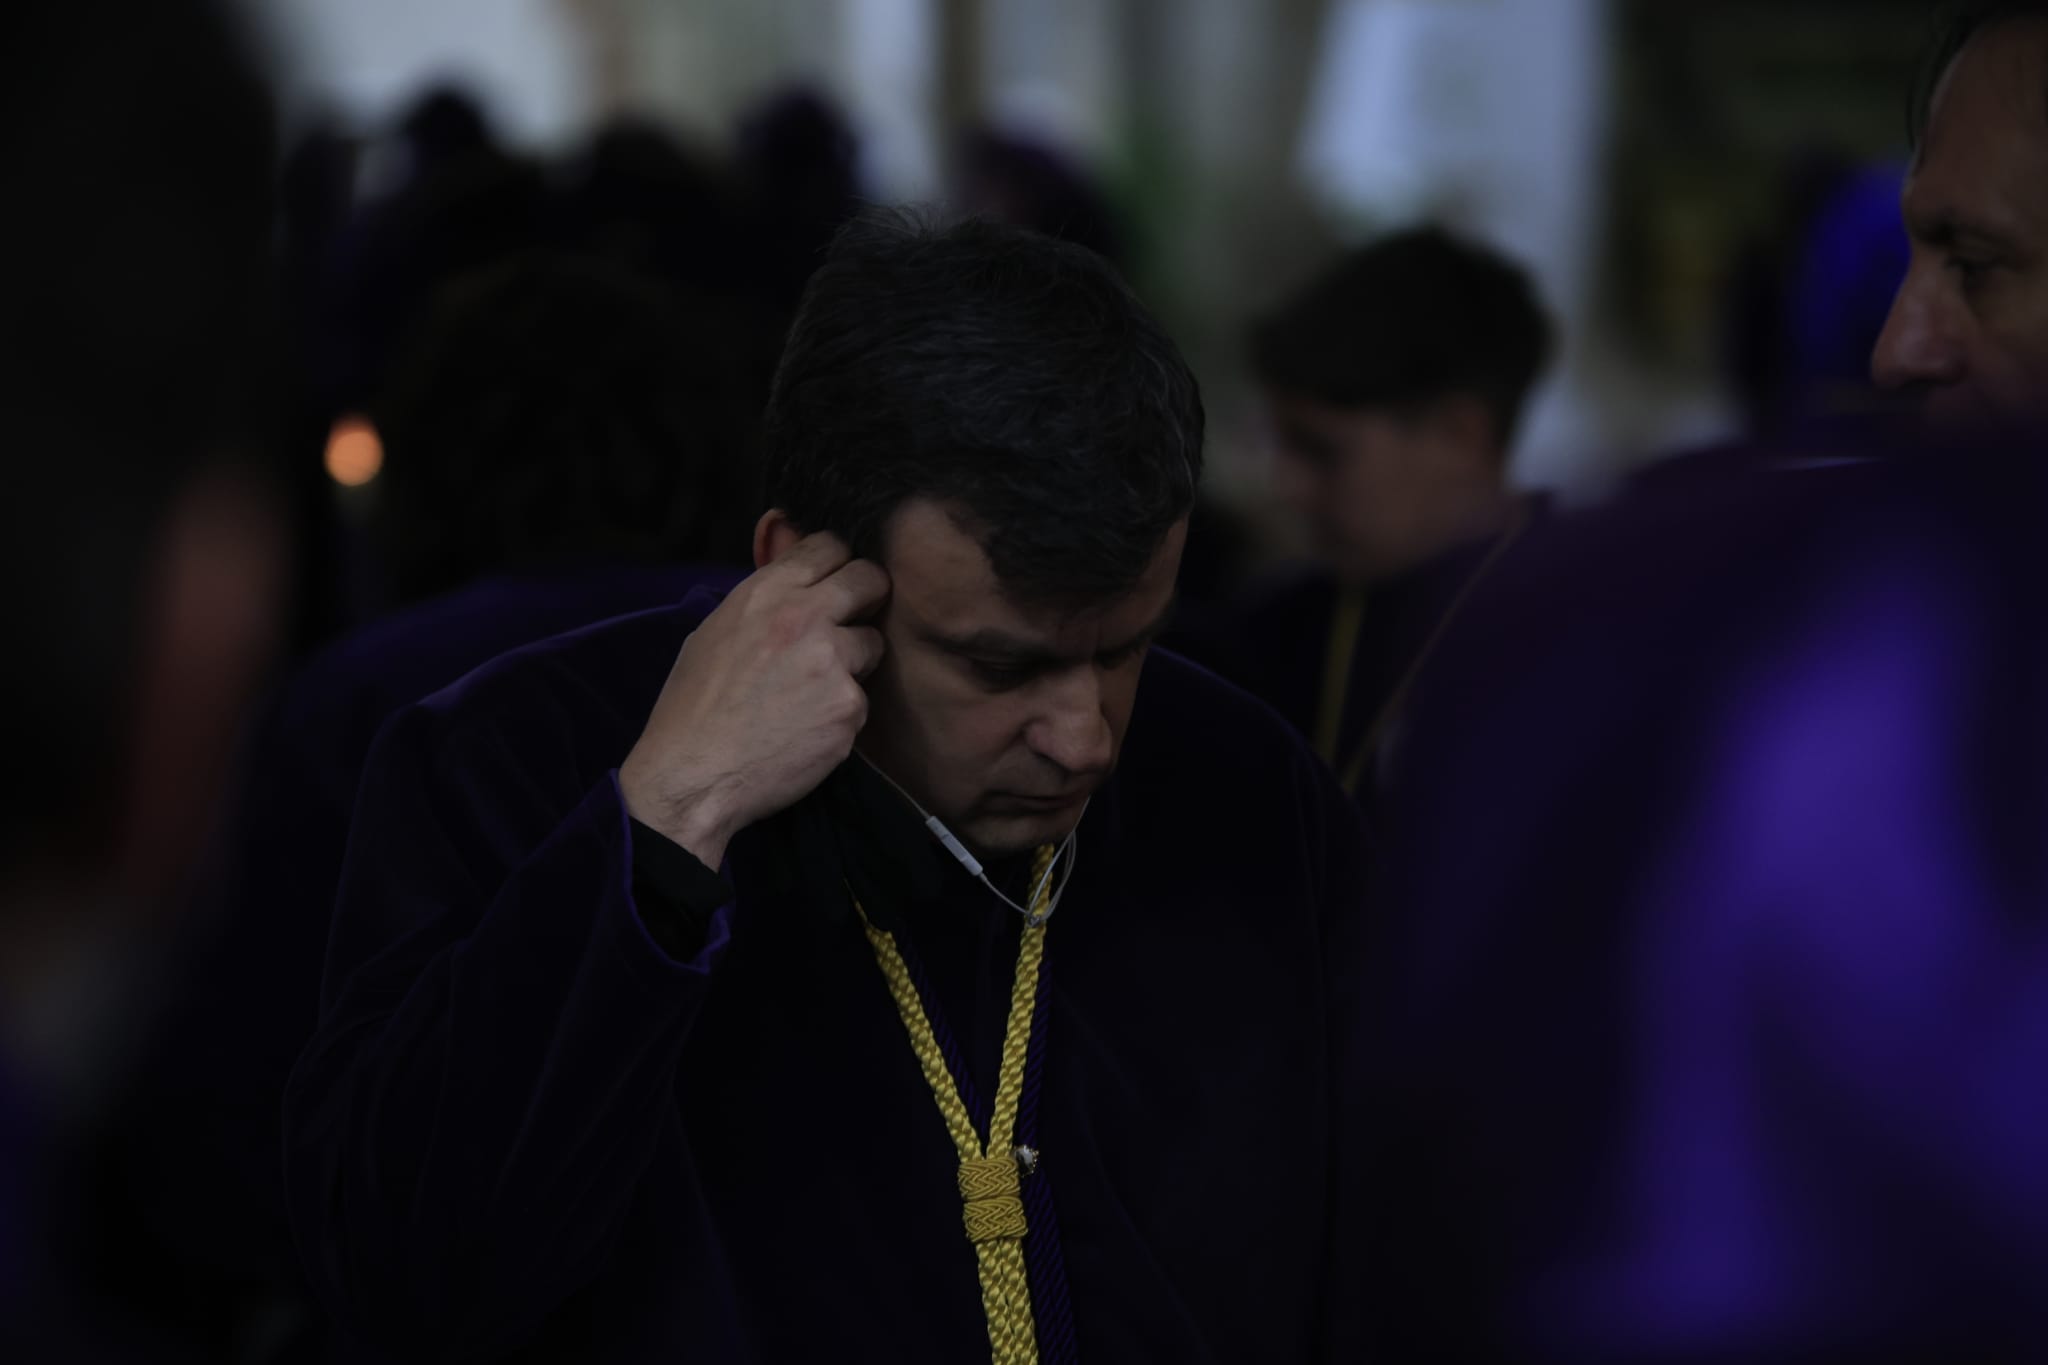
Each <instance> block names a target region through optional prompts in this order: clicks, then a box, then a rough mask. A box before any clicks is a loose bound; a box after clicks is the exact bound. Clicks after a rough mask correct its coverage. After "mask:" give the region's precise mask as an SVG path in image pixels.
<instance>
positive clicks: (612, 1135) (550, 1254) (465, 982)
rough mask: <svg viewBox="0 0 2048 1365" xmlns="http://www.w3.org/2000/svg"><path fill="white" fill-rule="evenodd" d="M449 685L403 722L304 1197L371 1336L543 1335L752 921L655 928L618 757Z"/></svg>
mask: <svg viewBox="0 0 2048 1365" xmlns="http://www.w3.org/2000/svg"><path fill="white" fill-rule="evenodd" d="M566 747H567V746H566V742H565V741H561V740H559V739H555V738H550V737H548V736H536V735H533V734H529V733H521V732H520V728H519V727H517V726H514V725H511V724H509V723H504V724H500V723H496V722H493V721H492V720H490V719H489V718H488V717H487V716H486V717H485V718H483V719H481V720H478V719H474V718H468V717H465V715H464V714H463V712H462V711H461V710H460V709H458V710H456V711H455V712H453V713H450V714H444V713H442V712H439V711H436V710H435V709H433V706H432V705H431V704H428V705H423V706H418V707H414V708H412V709H410V710H408V711H406V712H403V713H401V714H400V715H399V716H398V717H397V718H395V719H394V720H393V722H392V723H391V725H390V726H388V727H387V728H386V730H385V732H384V733H383V735H382V736H381V737H380V739H379V741H378V744H377V748H376V750H375V752H374V753H373V755H372V758H371V761H370V764H369V767H368V769H367V771H366V773H365V776H364V780H363V785H362V791H361V796H360V799H359V801H358V804H357V810H356V817H355V826H354V830H353V833H352V836H351V843H350V848H349V856H348V862H347V867H346V870H345V872H344V875H343V881H342V888H341V893H340V897H339V900H338V903H337V906H336V917H335V924H334V928H333V932H332V936H331V938H330V940H329V946H328V960H327V975H326V984H325V988H324V989H323V992H322V996H323V1000H322V1003H323V1010H322V1019H321V1023H320V1027H319V1029H318V1031H317V1032H316V1034H315V1036H314V1038H313V1041H312V1042H311V1043H310V1044H309V1045H308V1047H307V1049H306V1051H305V1052H304V1053H303V1054H302V1055H301V1057H300V1059H299V1063H298V1066H297V1068H296V1070H295V1071H294V1073H293V1076H292V1081H291V1085H290V1087H289V1091H288V1093H287V1096H286V1101H285V1147H286V1176H287V1186H288V1197H289V1199H290V1202H291V1212H292V1221H293V1228H294V1233H295V1235H296V1237H297V1239H298V1242H299V1247H300V1252H301V1256H302V1258H303V1259H304V1260H305V1261H306V1264H307V1269H308V1272H309V1274H310V1276H311V1278H312V1282H313V1284H314V1287H315V1289H316V1292H317V1293H318V1294H319V1295H320V1297H321V1299H322V1300H323V1302H324V1303H325V1304H326V1306H327V1307H328V1309H329V1310H330V1312H332V1313H333V1314H334V1315H335V1318H336V1321H337V1323H338V1325H339V1326H340V1327H341V1328H342V1330H343V1331H344V1332H345V1333H347V1334H348V1335H349V1336H350V1337H352V1338H355V1339H358V1340H361V1341H363V1342H365V1343H367V1344H370V1345H374V1346H377V1347H379V1348H382V1349H384V1350H386V1351H389V1352H391V1353H393V1354H399V1355H404V1356H407V1357H417V1358H427V1359H454V1358H467V1357H470V1356H484V1355H492V1354H497V1353H501V1352H503V1351H505V1350H508V1349H511V1348H513V1347H515V1346H517V1345H518V1344H520V1343H521V1342H522V1341H524V1340H526V1339H527V1338H528V1337H530V1335H531V1334H532V1332H533V1331H534V1329H535V1328H536V1326H537V1325H538V1324H539V1323H540V1322H541V1321H542V1320H543V1319H544V1318H546V1317H547V1316H548V1314H549V1313H550V1312H551V1311H553V1310H554V1309H555V1308H556V1307H558V1306H559V1305H560V1304H561V1303H562V1302H563V1301H564V1300H565V1299H566V1298H567V1297H568V1296H570V1295H571V1294H573V1293H574V1292H576V1290H578V1289H579V1288H581V1287H582V1286H583V1285H584V1284H586V1283H587V1282H588V1281H589V1280H590V1279H591V1278H592V1277H593V1276H594V1274H595V1273H596V1271H597V1270H598V1268H599V1267H600V1266H601V1265H602V1264H603V1262H604V1260H605V1257H606V1255H607V1252H608V1250H609V1248H610V1247H611V1246H612V1244H613V1243H614V1242H615V1240H616V1238H617V1236H618V1234H619V1229H620V1227H621V1225H622V1223H623V1221H624V1219H625V1216H626V1212H627V1207H628V1203H629V1201H630V1199H631V1197H632V1193H633V1190H634V1188H635V1186H636V1184H637V1183H638V1182H639V1180H640V1178H641V1176H642V1173H643V1172H644V1170H645V1168H646V1166H647V1163H648V1162H649V1160H650V1159H651V1157H652V1154H653V1151H654V1147H655V1142H656V1137H657V1134H658V1132H659V1131H660V1129H661V1128H662V1125H663V1120H664V1117H665V1114H667V1113H668V1111H670V1109H671V1107H672V1106H673V1105H675V1103H676V1098H675V1096H674V1080H675V1072H676V1066H677V1062H678V1059H679V1057H680V1055H681V1052H682V1049H683V1046H684V1041H685V1038H686V1036H687V1034H688V1031H689V1028H690V1024H691V1021H692V1020H693V1018H694V1017H695V1016H696V1013H697V1011H698V1010H699V1008H700V1007H701V1005H702V1003H703V1001H704V998H705V995H706V992H707V989H708V986H709V983H710V980H711V977H712V973H713V972H714V970H715V968H716V967H717V964H718V962H719V960H720V959H721V957H722V956H723V954H724V951H725V948H726V945H727V942H728V925H729V919H730V915H731V907H730V906H729V905H728V906H724V907H720V908H718V909H717V910H716V911H715V912H714V913H713V914H712V915H711V916H710V917H709V920H708V922H707V923H706V924H705V926H704V931H703V933H702V935H701V937H699V938H698V939H697V940H695V941H696V942H698V943H700V944H701V946H700V947H698V948H697V950H696V951H695V953H694V954H693V955H692V956H690V957H688V958H687V959H678V958H676V957H672V956H670V955H669V954H668V953H667V952H665V951H664V950H663V948H662V947H661V945H660V944H659V943H658V942H657V941H656V939H655V938H654V937H653V936H652V935H651V934H650V933H649V931H648V928H647V926H646V924H645V923H644V922H643V920H642V918H641V913H640V908H639V907H638V905H637V904H636V901H635V896H634V890H633V887H634V852H633V834H632V827H631V823H630V821H629V818H628V816H627V814H626V810H625V806H624V803H623V800H622V798H621V796H620V794H619V789H618V775H617V772H616V770H613V771H610V772H606V773H604V774H603V775H602V776H600V777H598V778H597V780H596V781H594V782H589V783H587V785H585V786H584V787H583V789H582V790H581V794H580V795H578V787H577V785H576V784H577V783H581V782H584V781H585V779H584V777H583V776H582V773H583V772H584V767H580V766H579V764H578V763H577V762H576V761H575V756H574V755H573V754H569V753H563V752H554V750H557V749H563V748H566Z"/></svg>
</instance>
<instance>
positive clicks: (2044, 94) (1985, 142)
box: [1905, 19, 2048, 237]
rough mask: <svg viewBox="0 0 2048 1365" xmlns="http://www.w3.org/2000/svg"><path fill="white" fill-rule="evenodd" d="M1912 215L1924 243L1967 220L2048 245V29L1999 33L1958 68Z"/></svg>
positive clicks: (1931, 127)
mask: <svg viewBox="0 0 2048 1365" xmlns="http://www.w3.org/2000/svg"><path fill="white" fill-rule="evenodd" d="M1905 207H1906V216H1907V220H1908V226H1909V227H1910V228H1912V229H1913V230H1914V231H1915V232H1916V233H1921V234H1923V235H1925V234H1926V233H1927V232H1928V231H1930V230H1931V229H1933V228H1935V227H1937V226H1942V225H1949V224H1952V223H1953V222H1954V221H1955V220H1961V221H1962V224H1963V225H1964V226H1970V227H1979V228H1983V229H1986V230H1993V231H1996V230H2000V229H2005V230H2010V231H2014V232H2025V233H2028V234H2029V235H2034V236H2040V237H2048V19H2013V20H2008V21H2006V22H2004V23H2001V24H1997V25H1995V26H1993V27H1992V28H1990V29H1987V30H1986V31H1984V32H1982V33H1979V34H1977V35H1976V36H1975V37H1973V38H1972V39H1971V40H1970V42H1969V43H1968V44H1967V45H1966V46H1965V47H1964V48H1963V51H1962V52H1961V54H1960V55H1958V56H1957V58H1956V60H1955V61H1954V62H1953V63H1952V64H1951V65H1950V67H1949V69H1948V72H1947V73H1946V74H1945V75H1944V76H1943V77H1942V80H1941V84H1940V86H1939V88H1938V89H1937V90H1936V91H1935V95H1934V102H1933V107H1932V109H1931V111H1930V116H1929V119H1928V124H1927V132H1926V136H1925V138H1924V139H1923V140H1922V144H1921V147H1920V151H1919V154H1918V156H1917V157H1916V158H1915V159H1914V164H1913V173H1912V176H1911V177H1910V179H1909V181H1908V183H1907V189H1906V198H1905Z"/></svg>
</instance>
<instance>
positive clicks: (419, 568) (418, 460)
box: [374, 252, 749, 600]
mask: <svg viewBox="0 0 2048 1365" xmlns="http://www.w3.org/2000/svg"><path fill="white" fill-rule="evenodd" d="M713 316H714V315H712V314H710V313H707V312H702V311H700V310H698V309H694V308H692V307H690V306H689V302H688V300H687V297H686V296H682V295H678V294H672V293H671V292H670V291H669V290H668V289H667V288H666V287H664V286H663V285H661V284H659V283H658V282H656V281H654V280H651V279H647V278H644V277H642V276H640V275H637V274H635V273H633V272H631V271H628V270H626V269H624V268H623V267H620V266H617V265H614V264H612V263H610V262H606V261H601V260H597V259H595V258H589V257H583V256H579V255H574V254H569V253H554V252H535V253H529V254H524V255H518V256H513V257H510V258H508V259H507V260H505V261H502V262H500V263H498V264H496V265H492V266H488V267H485V268H484V269H483V270H481V271H478V272H475V273H473V274H471V275H468V276H464V277H462V278H460V279H458V280H456V281H454V282H452V283H450V284H448V285H447V286H444V287H443V289H442V290H441V291H440V293H439V294H438V295H437V296H436V298H435V301H434V303H433V304H432V306H431V307H430V308H429V309H428V311H427V314H426V316H425V318H424V320H423V321H422V323H421V325H420V326H419V328H418V329H417V330H416V331H415V333H414V334H413V335H412V336H411V338H410V339H409V341H408V342H407V344H406V345H405V346H404V347H403V348H402V349H401V352H400V360H399V363H398V365H397V367H396V368H395V370H394V372H393V382H392V384H391V387H390V389H389V391H388V393H387V395H386V396H385V398H384V399H383V400H382V401H381V402H379V403H378V404H377V405H376V407H375V409H374V415H375V417H376V419H377V425H378V430H379V433H380V435H381V436H382V437H383V440H384V446H385V453H386V460H385V470H384V474H383V476H382V477H381V478H380V479H379V480H378V483H377V485H376V489H377V494H378V507H377V511H378V516H377V524H378V529H379V531H380V536H379V539H380V541H381V542H382V546H383V549H384V551H385V554H386V556H387V567H388V570H389V572H390V574H391V579H392V582H391V588H392V590H393V593H394V595H395V596H397V597H398V598H400V599H403V600H413V599H417V598H420V597H424V596H427V595H429V594H432V593H437V592H442V591H445V590H447V589H450V588H454V587H457V586H460V585H461V584H463V583H465V582H468V581H470V580H472V579H475V578H478V577H481V576H483V575H486V574H491V573H504V572H514V571H522V570H533V569H543V568H551V567H562V566H567V565H573V564H577V563H592V562H605V563H661V562H673V561H679V560H707V559H715V558H719V557H721V556H724V555H730V554H731V553H732V550H733V544H732V542H734V541H736V540H737V539H738V537H736V536H734V535H730V534H724V533H726V532H728V531H729V529H730V528H729V527H728V526H727V525H726V524H725V523H727V522H730V521H734V520H737V521H738V522H739V523H741V524H742V525H744V524H745V522H746V521H747V520H748V519H749V518H748V516H747V512H746V510H745V508H744V507H743V506H741V505H739V503H738V499H737V497H736V496H734V494H735V492H736V490H735V489H734V487H733V485H734V484H736V483H737V481H738V480H739V478H740V476H741V473H742V471H743V469H744V466H745V463H746V459H747V456H748V454H749V452H748V450H747V448H746V447H747V444H748V439H747V425H746V417H747V414H744V413H742V411H741V410H740V407H739V401H738V397H737V394H736V392H735V386H734V385H733V384H732V383H731V382H730V380H729V376H728V374H727V367H726V365H725V363H724V360H723V357H722V355H721V349H720V348H721V337H720V336H719V335H718V334H717V331H716V329H715V328H714V326H713V325H712V318H713ZM722 541H723V542H725V543H721V542H722Z"/></svg>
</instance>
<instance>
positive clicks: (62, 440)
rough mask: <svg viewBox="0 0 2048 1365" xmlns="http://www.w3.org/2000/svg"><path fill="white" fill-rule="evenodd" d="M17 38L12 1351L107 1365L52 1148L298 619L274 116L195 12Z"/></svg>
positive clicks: (8, 1168) (117, 1033)
mask: <svg viewBox="0 0 2048 1365" xmlns="http://www.w3.org/2000/svg"><path fill="white" fill-rule="evenodd" d="M0 54H5V55H4V60H5V62H6V65H7V68H8V74H9V79H8V80H7V81H6V82H5V83H4V90H5V93H4V95H0V105H4V107H0V164H4V165H5V166H6V167H7V171H8V177H9V187H10V194H9V232H8V236H7V246H8V252H7V257H6V263H5V269H6V271H7V273H8V291H7V306H6V308H5V310H4V311H0V411H4V412H5V413H6V416H7V420H8V423H9V426H8V432H7V464H8V469H7V477H8V492H7V496H6V497H5V498H4V499H0V556H4V558H5V563H6V571H5V583H6V592H5V597H4V601H0V614H4V622H0V633H4V636H5V638H6V640H7V642H8V650H9V660H10V666H9V667H8V668H7V669H6V670H5V678H6V681H5V683H4V685H0V693H4V702H5V704H4V706H0V713H4V715H5V716H6V717H7V733H6V749H7V760H6V763H5V765H4V771H5V774H6V777H5V780H4V784H0V787H4V791H5V814H4V819H0V830H4V834H0V1356H4V1357H5V1358H6V1359H8V1360H11V1361H12V1360H45V1359H54V1360H65V1361H71V1360H91V1359H95V1358H97V1357H99V1356H100V1355H101V1354H102V1353H103V1352H108V1351H113V1350H117V1349H121V1348H124V1347H127V1346H129V1345H130V1344H131V1343H129V1342H128V1341H127V1340H126V1338H127V1336H128V1332H127V1324H125V1323H123V1322H122V1321H120V1320H119V1319H118V1318H117V1317H116V1316H114V1315H110V1314H105V1313H102V1312H100V1311H98V1310H97V1309H95V1308H93V1307H91V1306H87V1305H85V1304H82V1303H80V1302H79V1301H78V1298H77V1297H76V1293H75V1286H73V1285H71V1284H70V1283H69V1281H68V1280H67V1278H66V1277H65V1275H64V1274H63V1272H62V1271H61V1270H60V1269H59V1268H58V1267H57V1266H56V1265H55V1263H54V1261H53V1258H52V1256H51V1255H50V1244H49V1237H50V1234H52V1233H53V1232H55V1231H57V1230H61V1229H62V1228H63V1226H64V1225H65V1223H66V1222H67V1220H68V1218H69V1216H70V1213H71V1210H70V1209H69V1208H68V1207H67V1206H65V1205H63V1204H62V1203H61V1202H59V1201H61V1198H62V1195H61V1191H63V1190H64V1189H67V1188H68V1185H67V1183H66V1182H64V1181H63V1180H61V1179H60V1178H59V1177H60V1174H61V1168H62V1165H63V1159H64V1157H65V1156H66V1155H67V1152H66V1150H65V1149H66V1147H67V1146H68V1144H69V1142H70V1141H71V1138H72V1136H73V1135H74V1134H75V1133H76V1131H78V1129H79V1128H81V1127H82V1126H84V1124H85V1123H86V1122H87V1121H88V1120H89V1118H90V1117H91V1114H90V1110H91V1109H92V1107H93V1105H94V1104H95V1103H96V1102H97V1099H98V1095H99V1092H100V1091H101V1090H102V1089H103V1088H104V1085H105V1081H106V1075H105V1071H106V1064H107V1062H108V1060H109V1055H110V1054H111V1053H112V1052H115V1051H118V1049H119V1047H120V1046H121V1045H122V1043H124V1042H125V1041H126V1039H125V1038H124V1037H122V1035H123V1034H124V1033H125V1031H126V1026H127V1025H129V1024H130V1023H132V1022H133V1020H132V1014H133V1011H134V1008H135V1005H136V997H137V996H138V995H139V994H141V993H142V992H141V991H139V990H138V989H135V988H133V987H132V984H131V973H130V971H129V970H128V969H129V968H130V967H131V966H132V965H133V964H132V963H131V962H130V961H129V959H130V958H131V957H133V956H135V955H137V954H139V953H141V952H142V951H144V948H145V945H147V944H150V943H152V942H154V941H155V940H157V939H158V938H159V937H160V936H161V935H162V934H163V933H164V932H165V931H166V930H165V925H164V923H163V921H164V920H165V919H166V918H168V917H170V913H171V912H172V911H173V910H174V909H175V908H176V907H177V906H178V904H179V902H180V900H181V899H182V898H181V896H180V895H179V892H180V890H181V887H182V883H183V882H184V880H185V877H186V876H187V874H188V872H189V871H190V868H191V864H192V861H193V859H194V857H195V855H196V854H197V851H198V849H199V846H200V844H201V843H202V842H203V841H204V839H205V837H206V835H207V833H208V830H209V825H210V823H211V820H212V817H213V813H214V809H215V798H216V795H217V792H218V789H219V786H220V784H221V782H222V780H223V778H224V768H225V766H226V763H227V757H228V751H229V749H230V747H231V741H232V739H233V738H234V736H235V733H236V730H237V728H238V726H239V725H240V723H241V720H242V708H243V704H244V702H245V700H246V698H247V695H248V692H249V690H250V689H252V688H253V687H254V686H255V685H256V683H257V681H258V679H259V677H260V675H261V674H262V672H263V670H264V668H265V667H266V665H267V661H268V656H269V653H270V651H271V649H272V648H273V646H274V644H275V642H276V639H277V637H278V635H279V634H280V633H281V631H282V630H283V615H284V606H285V590H284V585H285V583H286V581H287V579H288V577H289V573H290V570H289V567H288V562H287V561H288V559H289V554H288V545H287V541H286V538H285V536H284V535H283V532H282V526H281V518H280V515H279V510H278V506H277V503H276V500H275V497H274V492H273V487H272V484H271V479H270V472H271V471H270V470H269V469H268V468H267V467H266V457H267V455H268V452H269V450H270V444H269V440H268V436H269V433H268V432H267V430H266V427H267V423H266V422H265V421H264V420H263V416H262V414H263V412H264V405H263V404H262V403H261V402H259V401H258V399H259V397H260V395H262V393H263V392H264V390H265V389H266V388H267V385H266V384H265V383H264V382H263V380H262V379H261V378H260V376H259V375H258V374H257V373H256V370H255V362H256V361H257V360H258V358H259V357H260V356H261V355H262V353H263V350H264V345H263V343H264V340H265V332H266V330H267V327H266V322H265V317H266V313H267V311H268V309H267V302H268V301H267V298H266V294H267V291H266V289H265V287H264V286H265V284H266V278H265V275H266V267H267V265H268V262H269V252H270V247H271V225H272V201H271V193H272V173H273V164H272V163H273V158H274V156H275V148H274V141H273V139H274V132H273V125H272V119H271V110H270V103H269V97H268V94H267V92H266V91H265V89H264V88H263V86H262V84H261V82H260V81H259V80H258V79H257V77H256V75H255V73H254V71H253V69H252V66H251V64H250V62H249V60H248V58H247V56H246V54H245V52H244V51H243V49H242V47H241V45H240V42H239V38H238V35H236V34H234V33H231V32H230V31H229V29H228V28H227V27H226V25H225V21H224V20H223V19H222V17H221V16H220V15H219V14H217V13H215V12H214V10H213V7H212V6H210V5H205V4H201V3H196V0H148V2H147V3H139V2H137V3H114V4H109V5H100V6H92V7H81V6H75V5H61V4H37V3H25V4H18V5H11V6H9V7H8V8H7V10H6V17H5V18H4V19H0ZM137 1349H138V1350H141V1351H143V1352H144V1358H149V1359H157V1358H161V1357H159V1356H157V1355H156V1354H155V1353H154V1352H153V1351H151V1350H149V1349H148V1348H146V1347H137Z"/></svg>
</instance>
